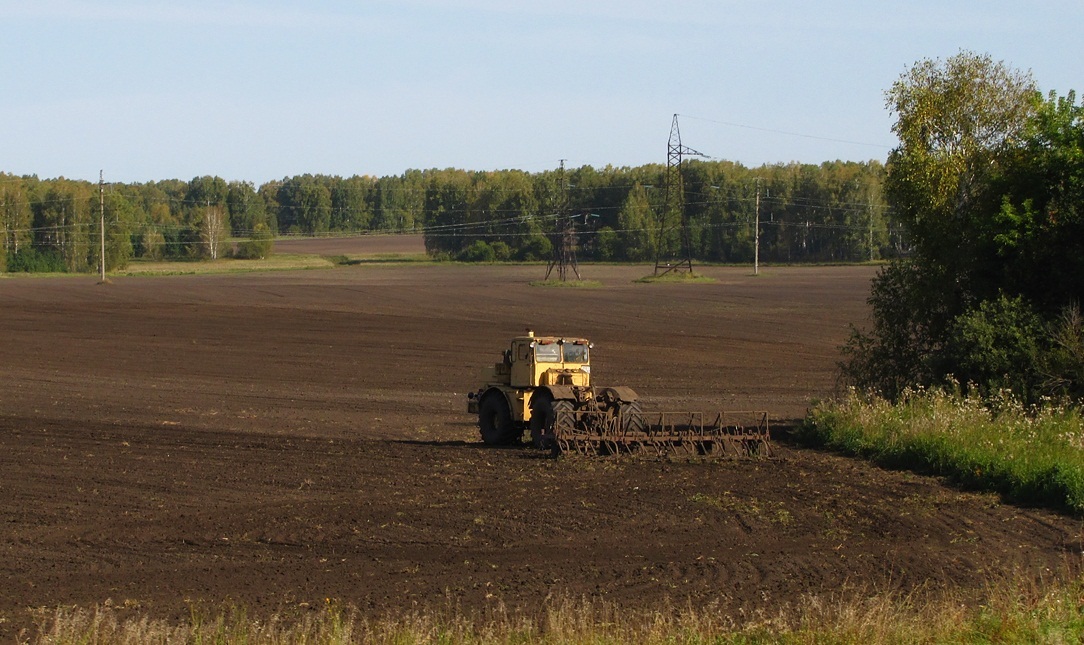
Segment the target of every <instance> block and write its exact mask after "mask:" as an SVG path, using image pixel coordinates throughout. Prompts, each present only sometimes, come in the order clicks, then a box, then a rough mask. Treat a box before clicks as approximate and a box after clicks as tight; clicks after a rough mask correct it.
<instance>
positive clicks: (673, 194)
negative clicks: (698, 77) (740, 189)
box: [655, 114, 707, 275]
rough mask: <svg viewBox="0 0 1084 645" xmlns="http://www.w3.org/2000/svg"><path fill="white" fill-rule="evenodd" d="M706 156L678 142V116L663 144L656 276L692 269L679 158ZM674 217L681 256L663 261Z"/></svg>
mask: <svg viewBox="0 0 1084 645" xmlns="http://www.w3.org/2000/svg"><path fill="white" fill-rule="evenodd" d="M686 156H691V157H707V155H706V154H704V153H702V152H697V151H696V150H693V149H692V148H690V147H688V146H683V145H681V129H680V128H679V127H678V115H676V114H675V115H674V122H673V124H672V125H671V126H670V140H669V142H668V143H667V146H666V203H665V204H664V205H663V212H662V214H661V215H660V216H659V218H658V219H659V230H658V238H657V239H656V240H655V275H665V274H667V273H669V272H671V271H687V272H689V273H692V271H693V245H692V240H691V239H690V237H689V219H688V216H687V215H686V213H685V188H684V186H683V184H682V181H681V160H682V157H686ZM674 219H677V220H678V221H680V222H681V259H680V260H679V261H677V262H673V263H671V262H665V263H664V261H663V259H662V253H663V247H664V246H665V245H666V237H667V235H668V234H669V233H670V231H671V230H672V226H671V225H670V224H669V223H670V222H672V221H673V220H674Z"/></svg>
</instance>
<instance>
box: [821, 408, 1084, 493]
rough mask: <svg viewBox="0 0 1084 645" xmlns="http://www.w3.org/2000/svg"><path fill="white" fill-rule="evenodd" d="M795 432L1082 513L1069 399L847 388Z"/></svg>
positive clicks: (1074, 416)
mask: <svg viewBox="0 0 1084 645" xmlns="http://www.w3.org/2000/svg"><path fill="white" fill-rule="evenodd" d="M801 434H802V437H803V438H804V439H806V440H807V441H809V442H812V443H815V444H818V445H823V446H826V447H829V448H832V449H834V450H839V451H841V452H845V453H848V454H852V455H857V456H861V457H865V458H868V459H871V460H873V461H874V462H876V463H879V464H881V465H885V466H889V467H894V468H906V469H911V470H916V471H919V472H925V473H932V474H936V475H942V476H945V477H948V478H950V479H951V480H953V481H955V482H957V483H959V484H961V485H964V486H967V487H970V488H976V489H981V490H989V491H995V492H998V493H1001V494H1003V495H1005V496H1006V497H1007V498H1008V499H1009V500H1011V501H1018V502H1024V503H1031V504H1041V505H1044V506H1053V507H1056V508H1061V509H1067V510H1070V511H1072V512H1074V513H1077V514H1084V417H1082V415H1081V412H1080V409H1079V408H1076V407H1073V406H1067V405H1059V404H1055V403H1053V402H1046V403H1044V404H1042V405H1039V406H1033V407H1027V408H1025V406H1023V405H1022V404H1020V403H1019V402H1017V401H1015V400H1014V399H1012V398H1011V397H1009V396H1005V395H1003V396H1001V397H999V398H996V399H994V400H980V399H977V398H972V397H967V396H963V395H961V394H959V393H957V392H951V391H948V392H946V391H942V390H914V391H908V392H906V393H905V394H904V396H903V397H901V398H900V400H899V401H897V402H896V403H895V404H893V403H890V402H888V401H886V400H884V399H881V398H879V397H874V396H863V395H860V394H858V393H856V392H853V391H852V392H851V393H849V394H848V395H847V396H845V397H844V398H843V399H841V400H838V401H830V402H825V403H821V404H819V405H817V406H815V407H814V409H813V410H812V411H811V412H810V414H809V416H808V417H807V419H806V422H805V424H804V427H803V429H802V433H801Z"/></svg>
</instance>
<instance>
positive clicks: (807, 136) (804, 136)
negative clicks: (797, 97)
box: [681, 114, 893, 150]
mask: <svg viewBox="0 0 1084 645" xmlns="http://www.w3.org/2000/svg"><path fill="white" fill-rule="evenodd" d="M681 116H683V117H685V118H687V119H695V120H697V121H706V122H708V123H717V124H719V125H725V126H730V127H732V128H743V129H745V130H756V131H758V132H770V133H772V134H785V135H787V136H791V137H800V138H802V139H815V140H817V141H831V142H833V143H847V144H850V145H854V146H867V147H870V148H883V149H885V150H891V149H892V148H893V146H888V145H885V144H883V143H869V142H867V141H853V140H850V139H837V138H834V137H822V136H818V135H815V134H805V133H802V132H791V131H788V130H777V129H775V128H763V127H759V126H755V125H746V124H744V123H734V122H732V121H719V120H717V119H708V118H704V117H699V116H691V115H689V114H682V115H681Z"/></svg>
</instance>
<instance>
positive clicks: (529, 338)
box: [506, 332, 591, 387]
mask: <svg viewBox="0 0 1084 645" xmlns="http://www.w3.org/2000/svg"><path fill="white" fill-rule="evenodd" d="M590 353H591V343H590V342H589V341H587V340H585V339H583V338H561V337H558V336H535V335H534V334H533V333H532V332H527V335H526V336H520V337H518V338H515V339H513V340H512V347H511V349H510V350H509V351H508V353H507V354H506V356H507V357H508V358H509V361H510V364H511V365H510V367H511V370H510V372H511V373H510V377H511V379H510V383H509V385H511V386H512V387H538V386H540V385H576V386H580V387H587V386H589V385H591V361H590Z"/></svg>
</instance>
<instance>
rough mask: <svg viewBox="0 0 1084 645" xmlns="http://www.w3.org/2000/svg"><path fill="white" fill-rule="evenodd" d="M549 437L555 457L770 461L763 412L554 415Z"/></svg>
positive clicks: (582, 412)
mask: <svg viewBox="0 0 1084 645" xmlns="http://www.w3.org/2000/svg"><path fill="white" fill-rule="evenodd" d="M554 421H555V422H554V424H553V436H552V437H546V439H548V440H550V441H551V442H552V443H551V445H552V446H553V447H554V448H555V449H556V451H558V452H564V453H576V454H581V455H641V456H648V457H689V458H694V457H695V458H714V459H744V458H750V457H771V456H772V448H771V437H770V432H769V427H768V414H767V413H766V412H717V413H712V414H708V413H703V412H661V413H654V414H645V413H642V412H637V413H635V414H619V415H612V416H608V415H604V414H599V413H597V412H594V411H590V410H567V409H564V410H558V411H556V418H555V420H554Z"/></svg>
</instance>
